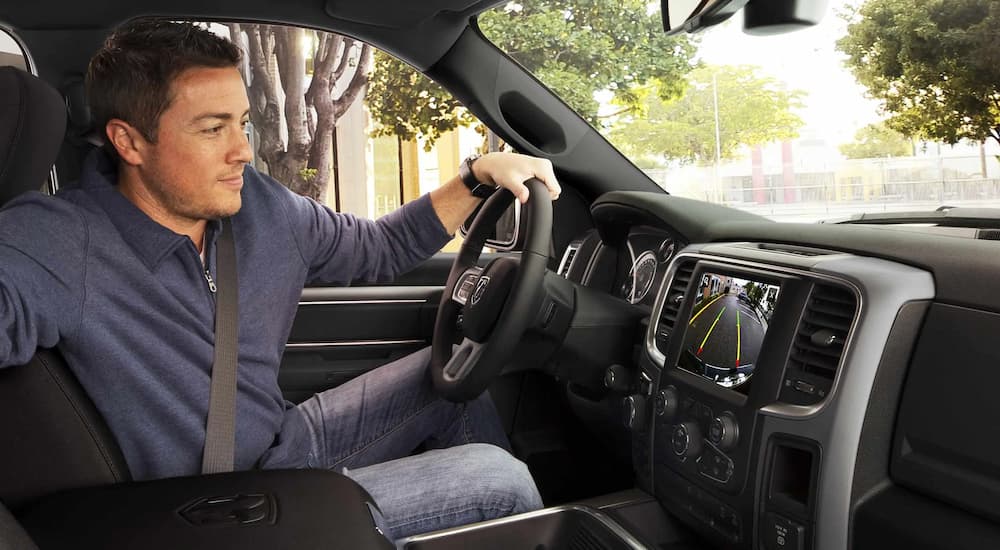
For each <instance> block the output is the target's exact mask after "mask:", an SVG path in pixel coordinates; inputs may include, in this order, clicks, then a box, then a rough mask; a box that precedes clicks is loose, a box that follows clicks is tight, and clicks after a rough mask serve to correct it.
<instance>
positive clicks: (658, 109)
mask: <svg viewBox="0 0 1000 550" xmlns="http://www.w3.org/2000/svg"><path fill="white" fill-rule="evenodd" d="M659 86H660V82H659V81H657V82H655V83H653V84H651V85H650V86H647V87H645V88H644V89H642V91H641V92H639V93H638V94H637V95H638V96H639V97H640V102H641V105H642V110H641V112H640V113H639V116H634V117H631V116H630V117H624V118H622V119H621V120H619V121H618V123H617V124H616V125H615V127H614V129H613V130H612V133H611V138H612V140H614V141H615V143H616V144H617V145H619V146H620V147H621V149H622V150H623V151H624V152H625V153H626V154H629V155H630V156H644V155H650V156H656V157H660V158H667V159H673V160H679V161H681V162H694V163H701V164H709V163H711V162H713V161H714V160H715V156H716V124H715V120H716V98H717V99H718V102H717V104H718V119H719V128H718V134H719V137H720V139H719V151H718V152H719V153H720V156H721V158H722V159H723V160H725V159H732V158H734V157H736V156H737V153H738V151H739V149H740V147H741V146H744V145H759V144H764V143H769V142H772V141H780V140H785V139H791V138H794V137H796V136H797V135H798V129H799V128H801V127H802V125H803V122H802V119H801V118H799V116H798V115H796V114H795V113H794V112H793V111H794V109H796V108H798V107H800V106H801V98H802V95H803V92H801V91H795V90H793V91H790V90H788V89H786V88H785V86H784V84H783V83H781V82H779V81H778V80H776V79H774V78H771V77H769V76H763V75H761V74H759V69H758V68H757V67H753V66H748V65H741V66H705V67H700V68H698V69H695V70H693V71H692V72H691V73H690V74H689V75H688V78H687V91H686V92H685V93H684V95H683V96H682V97H680V98H679V99H672V100H668V101H665V100H664V99H663V96H664V94H663V93H662V92H661V90H660V88H659Z"/></svg>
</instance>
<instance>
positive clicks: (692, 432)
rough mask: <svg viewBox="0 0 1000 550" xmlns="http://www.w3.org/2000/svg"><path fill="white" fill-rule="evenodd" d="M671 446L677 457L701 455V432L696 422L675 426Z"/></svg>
mask: <svg viewBox="0 0 1000 550" xmlns="http://www.w3.org/2000/svg"><path fill="white" fill-rule="evenodd" d="M670 444H671V446H672V447H673V449H674V454H676V455H677V456H682V457H695V456H698V455H700V454H701V430H700V429H699V428H698V425H697V424H695V423H694V422H682V423H680V424H678V425H676V426H674V430H673V434H672V435H671V438H670Z"/></svg>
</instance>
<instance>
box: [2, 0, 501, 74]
mask: <svg viewBox="0 0 1000 550" xmlns="http://www.w3.org/2000/svg"><path fill="white" fill-rule="evenodd" d="M501 3H503V0H363V1H358V0H281V1H276V0H209V1H206V0H106V1H105V2H101V5H100V7H97V6H96V5H95V3H93V2H80V1H78V0H37V1H16V2H13V1H12V2H4V5H2V6H0V25H3V26H5V27H8V28H10V29H12V30H14V32H15V33H18V31H68V32H70V33H72V32H73V31H84V30H90V31H94V30H104V31H107V30H110V29H111V28H113V27H115V26H117V25H118V24H119V23H121V22H123V21H125V20H127V19H130V18H132V17H136V16H139V15H161V16H167V17H171V16H176V17H177V18H178V19H199V20H213V19H241V20H246V21H254V20H256V21H269V22H275V23H288V24H295V25H300V26H307V27H314V28H318V29H324V30H330V31H334V32H338V33H341V34H346V35H350V36H353V37H355V38H359V39H362V40H365V41H367V42H369V43H371V44H373V45H375V46H378V47H380V48H382V49H384V50H386V51H388V52H391V53H393V54H395V55H397V56H399V57H400V58H402V59H404V60H406V61H408V62H409V63H411V64H413V65H414V66H416V67H417V68H418V69H421V70H426V69H427V68H428V67H430V66H432V65H433V64H434V63H435V62H436V61H437V60H438V59H440V58H441V56H442V55H444V53H445V52H447V51H448V49H449V48H451V46H452V45H453V44H454V43H455V41H456V40H457V39H458V37H459V35H460V34H461V32H462V31H463V29H464V28H465V27H466V25H467V23H468V20H469V18H470V17H472V16H473V15H475V14H476V13H479V12H481V11H484V10H486V9H489V8H490V7H492V6H494V5H497V4H501ZM45 34H47V35H49V36H52V34H50V33H48V32H46V33H45Z"/></svg>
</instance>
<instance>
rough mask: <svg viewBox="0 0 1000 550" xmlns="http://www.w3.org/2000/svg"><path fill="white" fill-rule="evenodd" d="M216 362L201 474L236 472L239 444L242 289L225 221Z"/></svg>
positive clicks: (219, 266)
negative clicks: (239, 303) (237, 398)
mask: <svg viewBox="0 0 1000 550" xmlns="http://www.w3.org/2000/svg"><path fill="white" fill-rule="evenodd" d="M215 270H216V278H217V279H218V281H217V284H216V285H215V286H216V292H215V362H214V363H213V364H212V387H211V393H210V394H209V399H208V422H207V424H206V427H205V452H204V454H203V455H202V460H201V473H203V474H215V473H220V472H231V471H233V461H234V460H235V456H236V453H235V441H236V365H237V362H238V358H239V352H238V350H237V347H238V339H239V309H238V301H239V287H238V286H237V285H238V281H237V279H236V244H235V242H234V241H233V225H232V221H231V220H230V219H229V218H225V219H223V220H222V234H221V235H219V240H218V249H217V251H216V260H215Z"/></svg>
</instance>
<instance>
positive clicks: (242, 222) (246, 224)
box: [0, 152, 449, 479]
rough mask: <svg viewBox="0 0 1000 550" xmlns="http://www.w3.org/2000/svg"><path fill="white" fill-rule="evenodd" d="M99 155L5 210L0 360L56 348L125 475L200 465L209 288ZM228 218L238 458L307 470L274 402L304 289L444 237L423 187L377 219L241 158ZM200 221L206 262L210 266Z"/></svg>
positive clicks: (188, 253)
mask: <svg viewBox="0 0 1000 550" xmlns="http://www.w3.org/2000/svg"><path fill="white" fill-rule="evenodd" d="M116 180H117V171H116V168H115V166H114V165H113V164H112V162H111V161H110V159H109V158H108V157H107V156H106V155H105V154H104V153H102V152H97V153H95V154H93V155H91V157H89V158H88V160H87V163H86V165H85V166H84V170H83V175H82V177H81V180H80V182H79V183H78V184H77V185H76V186H74V187H72V188H69V189H66V190H64V191H62V192H60V193H59V194H58V195H57V196H56V197H48V196H44V195H42V194H40V193H29V194H27V195H25V196H22V197H19V198H18V199H17V200H15V201H13V202H12V203H10V204H9V205H8V206H7V207H6V208H4V209H3V210H0V366H7V365H17V364H23V363H26V362H27V361H28V360H29V359H30V358H31V356H32V354H33V353H34V352H35V349H36V347H55V346H58V348H59V349H60V350H61V351H62V353H63V355H64V356H65V358H66V361H67V363H68V364H69V366H70V368H71V370H72V371H73V372H74V373H75V375H76V377H77V378H78V379H79V381H80V383H81V384H82V385H83V387H84V389H85V390H86V391H87V393H88V394H89V395H90V397H91V398H92V399H93V401H94V403H95V404H96V406H97V408H98V410H100V412H101V413H102V414H103V416H104V418H105V419H106V420H107V422H108V424H109V426H110V428H111V431H112V432H113V433H114V435H115V437H116V438H117V440H118V443H119V445H120V446H121V448H122V451H123V452H124V455H125V459H126V460H127V462H128V466H129V469H130V470H131V473H132V475H133V477H134V478H135V479H151V478H160V477H171V476H180V475H192V474H196V473H198V472H199V471H200V468H201V453H202V449H203V446H204V439H205V420H206V418H207V415H208V394H209V381H210V376H211V367H212V360H213V349H214V348H213V346H214V339H215V336H214V330H215V326H214V320H215V296H214V294H212V293H211V291H210V290H209V287H208V282H207V281H206V278H205V273H204V268H203V266H202V262H201V259H200V258H199V255H198V251H197V249H196V248H195V246H194V244H193V243H192V242H191V240H190V239H189V238H187V237H186V236H182V235H178V234H176V233H174V232H172V231H170V230H168V229H166V228H165V227H163V226H161V225H159V224H157V223H156V222H154V221H153V220H152V219H150V218H149V217H148V216H146V215H145V214H144V213H143V212H142V211H141V210H139V209H138V208H137V207H135V206H134V205H133V204H132V203H131V202H129V201H128V200H127V199H125V197H124V196H123V195H122V194H121V193H119V192H118V190H117V189H116V187H115V183H116ZM244 182H245V183H244V186H243V191H242V195H243V207H242V209H241V210H240V211H239V213H238V214H236V215H235V216H234V217H233V234H234V236H235V239H236V255H237V264H238V274H239V287H240V289H239V312H240V320H239V379H238V396H237V403H236V409H237V410H236V468H237V469H248V468H251V467H254V466H255V465H259V466H261V467H264V468H285V467H288V468H294V467H302V466H304V465H305V462H306V456H307V454H308V452H309V447H310V435H309V434H308V432H307V428H306V425H305V421H304V419H303V418H302V415H301V413H299V411H298V409H296V408H294V407H293V406H292V405H291V404H290V403H288V402H286V401H284V400H283V399H282V396H281V392H280V390H279V388H278V382H277V377H278V367H279V364H280V361H281V355H282V352H283V351H284V347H285V343H286V341H287V340H288V333H289V331H290V330H291V326H292V320H293V318H294V316H295V312H296V308H297V305H298V301H299V298H300V296H301V293H302V288H303V286H304V285H306V284H310V283H325V284H333V285H346V284H350V283H351V282H352V281H355V280H365V281H376V280H378V281H385V280H390V279H392V278H393V277H395V276H396V275H398V274H399V273H401V272H403V271H406V270H407V269H409V268H411V267H413V266H414V265H416V264H417V263H419V262H421V261H422V260H424V259H426V258H427V257H429V256H430V255H432V254H434V253H435V252H437V251H438V250H439V249H440V248H441V246H443V244H444V243H445V242H447V240H448V238H449V236H448V234H447V232H446V231H445V229H444V227H443V226H442V225H441V222H440V220H439V219H438V217H437V216H436V214H435V213H434V210H433V208H432V206H431V203H430V199H429V198H428V197H427V196H424V197H421V198H420V199H418V200H416V201H414V202H412V203H410V204H408V205H406V206H404V207H403V208H401V209H399V210H397V211H396V212H393V213H392V214H389V215H387V216H385V217H383V218H381V219H380V220H378V221H377V222H373V221H369V220H362V219H358V218H355V217H354V216H351V215H347V214H338V213H335V212H332V211H330V210H329V209H327V208H326V207H324V206H322V205H320V204H318V203H316V202H315V201H312V200H310V199H306V198H303V197H300V196H297V195H295V194H293V193H291V192H290V191H288V190H287V189H286V188H285V187H283V186H282V185H280V184H278V183H277V182H275V181H274V180H273V179H271V178H269V177H267V176H265V175H262V174H260V173H259V172H257V171H255V170H254V169H252V168H250V167H247V168H246V170H245V171H244ZM220 227H221V223H219V222H218V221H214V222H210V223H209V229H208V236H207V240H206V244H207V246H206V252H207V256H206V258H207V259H208V260H207V263H208V269H209V270H210V271H211V273H212V274H213V278H214V274H215V240H216V237H217V235H218V231H219V228H220Z"/></svg>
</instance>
